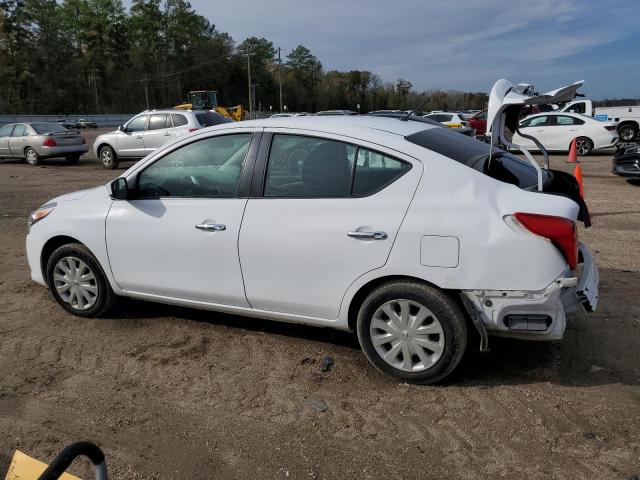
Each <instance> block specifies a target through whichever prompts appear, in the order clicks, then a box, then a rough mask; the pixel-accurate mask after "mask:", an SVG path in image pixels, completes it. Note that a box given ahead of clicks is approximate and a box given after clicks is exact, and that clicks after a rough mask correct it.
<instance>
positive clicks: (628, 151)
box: [624, 147, 640, 155]
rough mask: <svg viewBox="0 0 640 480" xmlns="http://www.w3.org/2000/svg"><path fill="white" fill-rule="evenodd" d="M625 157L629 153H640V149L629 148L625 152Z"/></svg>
mask: <svg viewBox="0 0 640 480" xmlns="http://www.w3.org/2000/svg"><path fill="white" fill-rule="evenodd" d="M624 153H625V155H626V154H628V153H640V147H631V148H627V149H626V150H625V151H624Z"/></svg>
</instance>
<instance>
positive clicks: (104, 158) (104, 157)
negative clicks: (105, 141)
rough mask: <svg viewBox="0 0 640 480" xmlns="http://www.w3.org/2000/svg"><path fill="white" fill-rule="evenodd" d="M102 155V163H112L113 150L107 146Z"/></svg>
mask: <svg viewBox="0 0 640 480" xmlns="http://www.w3.org/2000/svg"><path fill="white" fill-rule="evenodd" d="M100 156H101V157H102V163H104V164H105V165H111V161H112V159H111V151H110V150H109V149H108V148H105V149H103V150H102V152H100Z"/></svg>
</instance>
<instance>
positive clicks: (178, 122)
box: [171, 113, 189, 127]
mask: <svg viewBox="0 0 640 480" xmlns="http://www.w3.org/2000/svg"><path fill="white" fill-rule="evenodd" d="M171 118H172V119H173V126H174V127H182V126H183V125H186V124H187V123H189V122H188V121H187V117H185V116H184V115H180V114H179V113H172V114H171Z"/></svg>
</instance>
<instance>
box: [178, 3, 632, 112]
mask: <svg viewBox="0 0 640 480" xmlns="http://www.w3.org/2000/svg"><path fill="white" fill-rule="evenodd" d="M191 4H192V6H193V7H194V8H195V10H196V11H198V13H200V14H201V15H204V16H206V17H207V18H208V19H209V20H210V21H211V22H212V23H213V24H215V25H216V27H217V28H218V30H221V31H225V32H228V33H229V34H230V35H231V36H232V37H233V38H234V39H235V40H236V42H238V43H240V42H241V41H242V40H244V39H245V38H247V37H249V36H256V37H265V38H267V39H269V40H271V41H273V42H274V44H275V45H276V46H280V47H281V48H282V49H283V51H284V52H285V54H286V52H288V51H290V50H291V49H292V48H294V47H295V46H296V45H299V44H302V45H305V46H306V47H307V48H309V49H310V50H311V52H312V53H313V54H314V55H316V56H317V57H318V58H319V59H320V61H321V62H322V64H323V66H324V68H325V70H331V69H338V70H352V69H354V70H355V69H359V70H370V71H372V72H375V73H377V74H378V75H380V77H382V79H383V80H385V81H395V80H396V79H397V78H399V77H402V78H406V79H408V80H410V81H411V82H412V83H413V85H414V87H415V88H416V89H418V90H423V89H425V90H426V89H431V88H442V89H458V90H465V91H483V92H487V91H488V90H489V89H490V88H491V85H492V84H493V82H494V81H495V80H496V79H498V78H507V79H509V80H511V81H513V82H514V83H521V82H523V83H524V82H526V83H533V84H534V85H536V87H538V88H539V89H540V90H550V89H553V88H555V87H559V86H562V85H565V84H568V83H572V82H574V81H576V80H586V85H585V88H584V89H583V90H582V91H583V92H584V93H586V94H587V95H589V96H590V97H591V98H594V99H601V98H605V97H609V98H612V97H634V98H638V97H640V28H638V25H639V23H638V22H639V21H640V0H626V1H619V0H523V1H521V0H511V1H509V2H507V1H504V0H457V1H452V0H431V1H428V0H422V1H418V0H415V1H412V0H387V1H378V0H267V1H265V0H238V1H227V2H219V1H211V0H191Z"/></svg>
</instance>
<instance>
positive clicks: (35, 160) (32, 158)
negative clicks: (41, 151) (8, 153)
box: [24, 147, 40, 165]
mask: <svg viewBox="0 0 640 480" xmlns="http://www.w3.org/2000/svg"><path fill="white" fill-rule="evenodd" d="M24 158H25V160H26V161H27V165H38V164H39V163H40V155H38V152H36V151H35V150H34V149H33V148H31V147H27V148H26V149H25V151H24Z"/></svg>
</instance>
